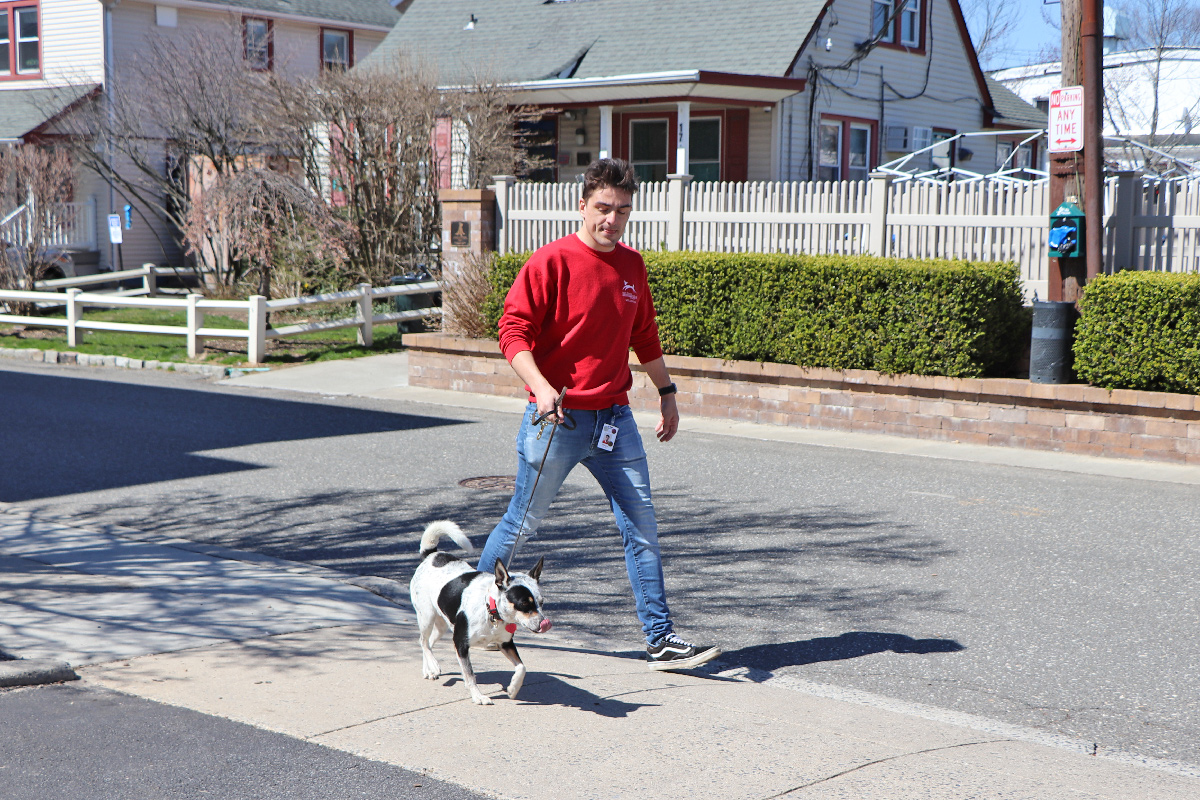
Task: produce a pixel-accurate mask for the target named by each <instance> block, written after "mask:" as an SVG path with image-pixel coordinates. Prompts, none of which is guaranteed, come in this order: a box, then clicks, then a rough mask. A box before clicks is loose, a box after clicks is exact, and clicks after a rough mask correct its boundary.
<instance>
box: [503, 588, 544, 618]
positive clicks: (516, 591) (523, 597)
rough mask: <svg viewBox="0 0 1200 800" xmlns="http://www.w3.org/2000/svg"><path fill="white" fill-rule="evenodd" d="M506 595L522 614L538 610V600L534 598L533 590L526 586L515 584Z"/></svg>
mask: <svg viewBox="0 0 1200 800" xmlns="http://www.w3.org/2000/svg"><path fill="white" fill-rule="evenodd" d="M504 596H505V597H507V598H508V602H510V603H512V604H513V608H515V609H516V610H517V611H520V612H521V613H522V614H532V613H533V612H535V611H537V600H535V599H534V598H533V592H531V591H529V590H528V589H526V588H525V587H524V586H514V587H512V588H511V589H509V590H508V591H507V592H505V593H504Z"/></svg>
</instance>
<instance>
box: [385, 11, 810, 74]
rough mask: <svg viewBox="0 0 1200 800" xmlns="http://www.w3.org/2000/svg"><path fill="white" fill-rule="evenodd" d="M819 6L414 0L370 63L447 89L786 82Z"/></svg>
mask: <svg viewBox="0 0 1200 800" xmlns="http://www.w3.org/2000/svg"><path fill="white" fill-rule="evenodd" d="M825 2H826V0H571V1H570V2H553V1H551V2H546V0H488V2H480V0H411V2H409V4H408V5H407V7H406V9H405V12H404V15H403V16H402V17H401V20H400V22H399V23H397V24H396V26H395V27H394V28H393V29H392V32H391V33H390V34H389V35H388V37H387V38H386V39H385V40H384V42H383V44H381V45H380V47H379V48H378V49H377V50H376V51H375V53H374V54H373V55H372V57H371V58H370V59H368V62H367V63H370V62H375V63H380V62H381V61H383V60H385V59H387V58H388V57H389V56H391V55H393V54H395V53H403V54H406V55H408V56H412V57H417V58H420V59H422V60H424V61H426V62H427V63H429V64H430V65H431V66H433V67H434V68H436V69H437V71H438V74H439V76H440V80H441V81H442V82H444V83H459V82H467V81H470V80H471V79H472V78H473V77H476V76H481V75H482V76H486V77H487V78H488V79H490V80H498V81H532V80H544V79H547V78H555V77H564V78H565V77H573V78H592V77H604V76H611V75H633V74H642V73H649V72H666V71H672V70H697V69H698V70H708V71H712V72H727V73H737V74H744V75H770V76H775V77H783V76H785V75H786V74H787V72H788V69H789V68H790V66H791V64H792V62H793V61H794V59H795V58H796V54H797V52H798V51H799V50H800V48H801V46H802V45H803V44H804V41H805V39H806V38H807V37H808V34H809V32H810V31H811V30H812V27H813V25H814V23H815V22H816V20H817V18H818V17H819V15H820V13H821V10H822V9H823V8H824V7H825ZM472 16H474V18H475V20H476V21H475V24H474V27H473V29H472V30H464V27H465V26H466V25H467V24H468V22H469V21H470V20H471V18H472Z"/></svg>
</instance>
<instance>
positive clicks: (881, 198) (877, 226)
mask: <svg viewBox="0 0 1200 800" xmlns="http://www.w3.org/2000/svg"><path fill="white" fill-rule="evenodd" d="M870 187H871V195H870V197H871V229H870V239H868V242H869V243H870V253H871V255H873V256H879V257H881V258H882V257H884V256H887V254H888V249H889V248H888V235H887V211H888V200H889V199H890V197H891V188H892V176H891V175H890V174H889V173H887V172H872V173H871V183H870Z"/></svg>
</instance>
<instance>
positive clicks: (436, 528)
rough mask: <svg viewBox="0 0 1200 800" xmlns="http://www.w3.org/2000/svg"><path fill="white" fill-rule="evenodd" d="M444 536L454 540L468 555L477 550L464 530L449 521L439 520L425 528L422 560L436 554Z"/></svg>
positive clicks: (422, 539) (422, 542)
mask: <svg viewBox="0 0 1200 800" xmlns="http://www.w3.org/2000/svg"><path fill="white" fill-rule="evenodd" d="M443 536H445V537H448V538H449V539H451V540H453V542H454V543H455V544H456V545H458V546H459V547H461V548H462V549H463V550H465V551H466V552H467V555H470V554H471V553H473V552H475V548H474V547H472V546H471V540H470V539H468V538H467V535H466V534H465V533H463V532H462V528H460V527H458V526H457V525H455V524H454V523H453V522H451V521H450V520H448V519H439V520H438V521H437V522H431V523H429V525H428V527H426V528H425V533H424V534H422V536H421V558H425V557H426V556H428V555H429V554H430V553H436V552H437V548H438V541H440V540H441V538H442V537H443Z"/></svg>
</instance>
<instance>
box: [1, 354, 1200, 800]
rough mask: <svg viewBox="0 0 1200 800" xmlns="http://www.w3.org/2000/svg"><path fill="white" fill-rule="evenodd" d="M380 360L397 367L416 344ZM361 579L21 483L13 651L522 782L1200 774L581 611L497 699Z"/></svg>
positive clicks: (750, 783)
mask: <svg viewBox="0 0 1200 800" xmlns="http://www.w3.org/2000/svg"><path fill="white" fill-rule="evenodd" d="M379 358H381V359H389V361H387V362H384V363H383V364H380V365H379V366H387V367H389V369H390V368H394V367H395V365H396V362H397V361H398V359H399V357H398V356H382V357H379ZM377 363H378V362H377ZM364 366H366V367H369V366H370V365H364V364H363V363H362V362H358V363H347V362H333V363H331V364H330V365H328V366H326V365H323V364H317V365H312V366H311V367H299V368H293V369H289V370H283V371H280V372H278V373H262V374H258V375H253V376H247V377H246V378H239V379H235V380H234V381H230V383H234V384H239V383H240V384H242V385H246V384H250V385H259V386H263V385H267V384H266V383H265V381H267V380H270V379H274V380H279V381H282V380H285V379H286V381H288V382H290V383H291V386H290V387H289V388H293V389H298V390H311V391H317V392H320V393H325V394H335V393H336V394H356V393H359V392H357V391H352V389H353V388H354V386H355V384H354V383H353V380H354V375H355V374H356V372H358V371H360V370H363V369H364ZM306 372H307V374H308V378H306ZM400 374H401V375H402V374H403V373H400ZM365 375H366V376H367V377H366V378H364V380H369V381H370V382H371V385H370V386H369V387H368V388H365V389H362V390H361V391H362V393H364V394H366V393H370V394H371V395H372V396H382V395H386V394H389V393H392V392H395V393H397V394H398V395H399V394H403V395H404V397H405V399H411V400H416V399H417V396H423V395H418V392H421V391H423V390H413V389H409V388H408V387H404V386H388V385H387V383H388V381H387V380H385V379H382V378H380V374H379V372H378V370H370V369H368V370H367V371H366V373H365ZM361 385H363V386H366V384H361ZM327 390H328V391H327ZM334 390H336V391H334ZM441 394H445V393H441ZM434 401H435V398H433V397H430V398H427V399H426V400H424V402H434ZM506 402H507V405H508V406H510V407H511V406H512V401H497V400H495V399H492V398H471V397H465V398H458V403H457V404H462V405H466V404H468V403H480V404H485V403H487V404H494V406H489V407H496V408H503V407H505V403H506ZM517 405H518V406H519V405H520V404H519V401H518V403H517ZM349 580H350V579H349V577H348V576H344V575H341V574H339V573H336V572H333V571H330V570H324V569H320V568H315V567H310V566H308V565H301V564H295V563H291V562H286V561H281V560H278V559H273V558H268V557H264V556H260V555H256V554H250V553H239V552H236V551H229V550H225V549H221V548H214V547H209V546H204V545H198V544H195V543H192V542H186V541H180V540H171V539H167V538H164V537H158V536H152V535H147V534H143V533H140V532H137V531H131V530H122V529H107V530H103V531H101V530H88V529H87V528H86V527H85V526H76V524H68V523H67V522H65V521H58V520H53V519H41V518H37V517H35V516H31V515H30V514H29V513H28V511H26V510H24V509H22V508H20V507H13V506H9V507H5V506H2V505H0V649H3V650H5V651H6V652H8V653H10V654H12V655H15V656H18V657H21V658H35V657H38V658H48V659H61V660H65V661H69V662H70V663H71V665H72V666H73V667H75V668H76V671H77V672H78V674H79V675H80V676H81V679H82V681H83V682H84V684H90V685H94V686H103V687H108V688H111V689H115V690H118V691H122V692H126V693H129V694H132V695H136V696H140V697H144V698H147V699H150V700H155V701H159V702H165V703H169V704H172V705H176V706H180V707H184V708H188V709H192V710H195V711H199V712H203V713H207V714H212V715H216V716H220V717H224V718H228V719H233V720H237V721H240V722H245V723H248V724H251V725H255V726H258V727H260V728H264V729H267V730H271V731H276V732H280V733H284V734H288V735H291V736H295V737H298V738H302V739H305V740H308V741H312V742H315V743H319V744H322V745H326V746H329V747H332V748H336V749H340V750H343V751H347V752H351V753H354V754H357V755H362V756H365V757H368V758H371V759H375V760H379V761H383V762H387V763H391V764H395V765H398V766H402V767H405V768H408V769H412V770H417V771H425V772H427V773H428V774H430V775H432V776H434V777H437V778H440V779H443V780H446V781H450V782H452V783H456V784H459V785H461V786H464V787H466V788H469V789H472V790H475V791H479V792H484V793H488V794H492V795H495V796H497V797H501V798H514V799H515V798H534V799H536V800H542V799H551V798H552V799H553V800H559V799H560V798H599V799H607V798H622V797H687V798H714V799H716V798H719V799H721V800H726V799H729V800H732V799H734V798H747V800H751V799H753V800H768V798H782V797H787V798H834V797H844V798H864V797H871V798H916V797H921V798H947V799H949V798H954V799H955V800H960V799H961V798H969V797H978V798H1030V799H1031V800H1032V799H1033V798H1037V799H1038V800H1043V799H1044V798H1113V800H1117V798H1120V799H1121V800H1126V799H1127V798H1154V799H1155V800H1170V799H1171V798H1181V799H1182V798H1192V797H1196V796H1200V770H1197V769H1196V768H1195V767H1193V766H1189V765H1181V764H1169V763H1165V762H1156V761H1153V760H1149V759H1139V758H1136V757H1132V756H1127V755H1122V754H1120V753H1108V752H1104V751H1103V750H1102V751H1100V752H1099V753H1098V754H1097V755H1096V756H1093V755H1091V748H1090V745H1087V744H1086V743H1082V742H1077V741H1072V740H1066V739H1062V738H1056V737H1052V736H1049V735H1046V734H1042V733H1039V732H1037V731H1031V730H1028V729H1022V728H1017V727H1015V726H1008V725H1004V724H1001V723H996V722H993V721H989V720H985V719H981V718H975V717H969V716H967V715H961V714H955V713H953V712H948V711H944V710H938V709H931V708H926V707H919V706H916V705H913V704H906V703H901V702H897V701H889V700H887V699H886V698H881V697H875V696H871V695H867V694H865V693H858V692H848V691H842V690H838V689H836V688H835V687H830V686H821V685H817V684H807V683H800V682H796V681H792V682H785V681H782V680H779V679H775V678H772V677H771V676H770V675H769V674H768V673H762V672H759V671H750V670H745V669H740V668H728V667H727V666H726V665H722V664H720V663H719V662H717V663H716V664H715V665H714V666H713V668H712V669H711V670H710V671H707V672H693V673H686V674H670V673H653V672H651V671H649V670H648V669H646V666H645V664H644V662H643V660H642V654H641V653H640V652H633V651H631V652H602V651H597V650H595V649H590V648H589V647H586V646H581V645H580V644H579V643H578V642H574V641H572V639H571V638H570V636H569V634H568V635H562V634H560V633H559V631H558V630H556V631H555V632H553V633H551V634H547V635H545V636H542V637H534V636H532V635H524V636H520V637H519V639H518V642H519V646H520V647H521V650H522V655H523V657H524V660H525V662H526V664H527V666H528V667H529V676H528V678H527V679H526V682H525V686H524V688H523V690H522V692H521V695H520V697H519V698H518V700H516V701H511V700H509V699H507V698H506V697H504V695H503V693H502V692H501V691H500V685H501V684H502V683H505V682H507V679H508V676H509V674H510V667H509V665H508V663H507V661H506V660H505V659H504V658H503V657H502V656H501V655H500V654H498V653H490V652H480V653H474V654H473V661H474V664H475V668H476V672H477V673H478V677H479V681H480V684H481V686H483V688H484V689H485V691H488V692H489V694H491V696H492V697H494V698H495V699H496V705H495V706H490V707H480V706H475V705H473V704H472V703H471V702H470V701H469V700H468V699H467V693H466V690H465V689H464V687H463V686H462V683H461V680H460V679H459V677H458V667H457V664H456V662H455V659H454V656H453V649H452V647H451V646H450V644H449V642H448V641H443V642H441V643H439V644H438V645H437V648H436V650H437V653H438V657H439V659H440V661H441V664H442V668H443V670H444V674H443V676H442V677H441V679H439V680H437V681H425V680H423V679H422V678H421V670H420V654H419V648H418V646H417V643H416V631H415V628H414V626H413V624H412V616H411V614H410V612H409V611H408V609H407V606H406V595H405V591H404V590H405V587H403V586H401V585H398V584H396V583H395V582H393V581H387V580H384V579H374V580H370V579H355V583H358V584H367V585H370V586H371V587H372V589H373V590H374V591H375V592H376V593H379V594H383V595H386V596H389V597H393V598H396V599H397V600H398V604H393V603H391V602H388V601H386V600H384V599H382V598H381V597H380V596H377V594H373V593H371V592H368V591H366V590H365V589H363V588H360V586H358V585H353V584H351V583H349V582H348V581H349ZM551 614H552V615H553V611H552V610H551ZM621 646H624V645H621ZM0 663H3V662H0Z"/></svg>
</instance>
